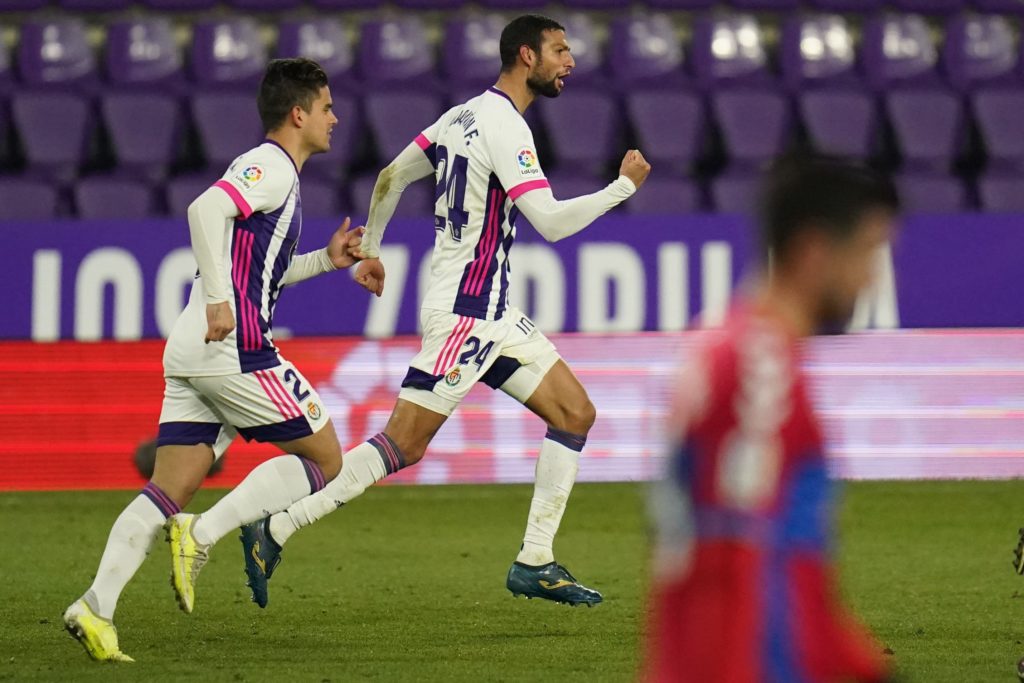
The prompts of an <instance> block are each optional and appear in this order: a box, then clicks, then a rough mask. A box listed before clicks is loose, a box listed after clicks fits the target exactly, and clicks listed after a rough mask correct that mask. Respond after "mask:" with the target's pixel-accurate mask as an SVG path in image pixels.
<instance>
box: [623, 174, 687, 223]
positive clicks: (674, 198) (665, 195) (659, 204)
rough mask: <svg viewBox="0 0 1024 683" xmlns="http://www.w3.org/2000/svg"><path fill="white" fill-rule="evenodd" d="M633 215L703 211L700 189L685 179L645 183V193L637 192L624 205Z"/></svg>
mask: <svg viewBox="0 0 1024 683" xmlns="http://www.w3.org/2000/svg"><path fill="white" fill-rule="evenodd" d="M623 206H624V207H625V210H626V212H627V213H631V214H648V215H651V214H665V215H667V214H680V213H695V212H698V211H700V210H701V208H702V201H701V193H700V188H699V187H697V185H696V184H695V183H693V182H691V181H689V180H686V179H684V178H670V177H657V178H648V179H647V180H646V181H644V186H643V191H642V192H637V193H636V194H635V195H633V196H632V197H630V198H629V199H628V200H627V201H626V202H625V203H624V204H623Z"/></svg>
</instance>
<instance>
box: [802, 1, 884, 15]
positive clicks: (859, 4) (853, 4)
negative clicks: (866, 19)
mask: <svg viewBox="0 0 1024 683" xmlns="http://www.w3.org/2000/svg"><path fill="white" fill-rule="evenodd" d="M809 3H810V5H811V7H815V8H817V9H822V10H825V11H827V12H862V13H867V12H873V11H875V10H878V9H881V8H882V5H884V4H885V0H809Z"/></svg>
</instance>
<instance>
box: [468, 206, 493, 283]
mask: <svg viewBox="0 0 1024 683" xmlns="http://www.w3.org/2000/svg"><path fill="white" fill-rule="evenodd" d="M497 194H498V191H497V190H491V201H490V206H491V211H490V213H488V214H487V219H486V220H485V221H484V234H483V235H482V236H481V237H480V254H479V255H478V256H477V257H476V260H475V261H473V265H472V266H470V269H469V277H467V278H466V287H465V289H463V290H462V291H463V292H465V293H466V294H472V295H474V296H478V295H479V294H480V286H481V285H483V276H484V274H485V273H487V265H488V264H489V263H490V261H491V258H490V255H491V254H492V253H493V249H492V248H491V247H492V246H493V244H494V242H495V240H496V235H495V234H494V228H495V226H496V224H497V222H498V207H497Z"/></svg>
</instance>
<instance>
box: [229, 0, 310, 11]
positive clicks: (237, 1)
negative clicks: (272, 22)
mask: <svg viewBox="0 0 1024 683" xmlns="http://www.w3.org/2000/svg"><path fill="white" fill-rule="evenodd" d="M228 4H229V5H231V6H232V7H234V8H236V9H241V10H255V11H257V12H277V11H279V10H286V9H295V8H296V7H300V6H301V5H302V4H303V0H229V2H228Z"/></svg>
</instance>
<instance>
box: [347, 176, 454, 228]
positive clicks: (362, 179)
mask: <svg viewBox="0 0 1024 683" xmlns="http://www.w3.org/2000/svg"><path fill="white" fill-rule="evenodd" d="M376 182H377V174H376V173H369V174H366V175H361V176H359V177H357V178H353V179H352V182H350V183H349V194H350V197H351V198H350V202H349V207H350V208H351V209H352V218H353V219H357V218H358V219H359V220H362V219H364V218H365V217H366V216H367V214H369V212H370V197H371V196H372V195H373V186H374V184H375V183H376ZM433 213H434V184H433V183H432V182H430V180H429V179H427V180H421V181H419V182H415V183H412V184H411V185H409V186H408V187H407V188H405V191H404V192H402V198H401V199H400V200H399V201H398V208H396V209H395V215H396V216H421V217H424V218H426V217H428V216H431V215H432V214H433ZM426 229H427V230H430V227H429V225H427V226H426Z"/></svg>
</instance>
